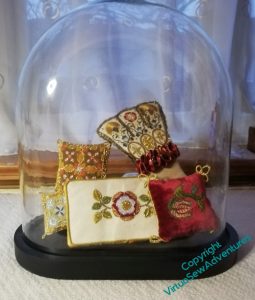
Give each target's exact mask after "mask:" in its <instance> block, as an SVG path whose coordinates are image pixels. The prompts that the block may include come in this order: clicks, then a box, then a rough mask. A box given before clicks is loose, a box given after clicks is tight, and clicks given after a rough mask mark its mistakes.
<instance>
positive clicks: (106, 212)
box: [103, 210, 112, 219]
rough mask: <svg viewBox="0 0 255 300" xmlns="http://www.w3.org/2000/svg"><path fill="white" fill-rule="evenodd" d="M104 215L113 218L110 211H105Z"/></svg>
mask: <svg viewBox="0 0 255 300" xmlns="http://www.w3.org/2000/svg"><path fill="white" fill-rule="evenodd" d="M103 217H104V218H106V219H111V218H112V214H111V213H110V212H109V211H106V210H105V211H104V212H103Z"/></svg>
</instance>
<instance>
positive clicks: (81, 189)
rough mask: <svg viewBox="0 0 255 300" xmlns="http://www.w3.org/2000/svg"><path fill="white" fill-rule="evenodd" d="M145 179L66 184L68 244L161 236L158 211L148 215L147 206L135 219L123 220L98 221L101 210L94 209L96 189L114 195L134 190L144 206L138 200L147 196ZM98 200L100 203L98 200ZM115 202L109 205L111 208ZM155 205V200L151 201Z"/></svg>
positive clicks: (145, 238) (107, 194) (111, 241)
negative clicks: (97, 215)
mask: <svg viewBox="0 0 255 300" xmlns="http://www.w3.org/2000/svg"><path fill="white" fill-rule="evenodd" d="M146 182H147V179H146V178H121V179H103V180H84V181H83V180H81V181H72V182H70V183H69V184H68V185H67V188H66V192H67V193H66V194H67V228H68V230H67V231H68V245H69V246H70V247H75V246H79V245H87V244H95V243H105V242H108V243H113V242H116V241H122V242H123V241H132V240H148V239H150V237H152V236H157V235H158V220H157V217H156V214H155V213H154V214H152V215H151V216H148V217H145V215H144V211H145V209H146V207H141V208H140V211H139V213H137V215H135V217H134V218H133V219H132V220H129V221H124V220H123V219H121V218H120V217H117V216H115V215H114V213H113V212H112V210H111V209H110V210H108V212H110V213H111V215H112V218H109V219H107V218H102V219H101V220H100V221H99V222H97V223H95V221H94V215H95V213H97V212H99V211H100V210H93V209H92V206H93V204H94V203H95V202H97V201H96V200H95V199H94V197H93V192H94V190H95V189H97V190H98V191H100V192H101V194H102V195H103V196H109V197H112V196H114V195H115V194H116V193H118V192H126V191H132V192H133V193H134V194H135V195H137V199H138V201H139V203H140V204H141V205H144V204H145V203H144V202H142V201H140V200H139V196H140V195H143V194H146V195H148V193H149V191H148V188H147V187H145V184H146ZM97 203H98V202H97ZM111 205H112V201H111V202H110V203H109V204H107V206H108V207H111ZM150 206H153V202H152V201H151V202H150Z"/></svg>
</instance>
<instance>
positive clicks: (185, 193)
mask: <svg viewBox="0 0 255 300" xmlns="http://www.w3.org/2000/svg"><path fill="white" fill-rule="evenodd" d="M149 189H150V193H151V196H152V199H153V202H154V206H155V209H156V213H157V216H158V220H159V236H160V238H161V239H163V240H164V241H166V242H167V241H170V240H172V239H174V238H178V237H187V236H190V235H192V234H194V233H196V232H199V231H213V230H215V229H216V228H217V226H218V219H217V217H216V215H215V213H214V211H213V209H212V207H211V204H210V202H209V200H208V199H207V197H206V191H205V186H204V182H203V179H202V177H201V175H199V174H197V173H194V174H192V175H190V176H186V177H183V178H178V179H164V180H150V182H149Z"/></svg>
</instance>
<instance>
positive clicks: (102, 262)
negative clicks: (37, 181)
mask: <svg viewBox="0 0 255 300" xmlns="http://www.w3.org/2000/svg"><path fill="white" fill-rule="evenodd" d="M237 241H238V235H237V232H236V231H235V229H234V228H233V227H232V226H231V225H229V224H227V225H226V228H225V230H224V231H223V233H222V234H221V235H220V236H219V237H218V238H217V240H215V241H214V242H212V243H210V244H204V245H201V246H199V247H189V248H171V247H169V248H168V247H165V246H164V247H161V245H160V244H149V243H148V244H147V245H146V247H142V249H141V247H139V246H138V247H136V245H135V244H133V245H132V251H130V245H129V247H117V246H116V248H114V247H111V248H108V249H107V248H104V247H102V248H98V249H70V250H69V252H66V253H65V254H64V253H59V254H57V253H50V252H47V251H45V250H42V249H40V248H37V247H36V245H35V244H32V243H31V242H30V241H29V240H28V239H27V238H26V237H25V235H24V233H23V231H22V227H21V226H20V227H19V228H18V229H17V230H16V232H15V235H14V243H15V255H16V259H17V261H18V263H19V264H20V265H21V266H22V267H23V268H25V269H26V270H28V271H30V272H32V273H34V274H37V275H40V276H44V277H49V278H56V279H184V278H185V277H186V274H187V273H191V274H192V273H193V272H194V271H196V270H198V269H199V268H200V267H202V266H204V265H206V268H207V267H208V269H207V270H206V268H205V269H204V272H201V271H200V272H201V274H200V275H199V277H198V278H204V277H209V276H214V275H217V274H219V273H222V272H225V271H226V270H228V269H229V268H231V267H232V266H233V265H234V263H235V261H236V258H237V252H236V251H235V252H231V251H227V253H228V255H225V256H226V257H222V256H221V258H222V259H221V260H220V262H218V263H215V264H213V263H211V260H212V258H213V255H215V256H216V255H220V254H221V253H222V252H223V251H224V250H226V249H227V248H228V247H230V246H231V245H233V244H235V243H236V242H237ZM213 244H214V245H213ZM209 247H212V248H211V249H214V250H215V253H214V254H213V255H211V254H209V252H210V251H206V249H208V248H209ZM217 248H218V249H217ZM155 250H156V251H155ZM204 251H205V252H204ZM203 252H204V254H202V253H203ZM198 255H200V256H201V255H203V256H204V257H205V258H204V261H203V262H202V263H199V264H198V265H197V266H192V267H190V268H189V269H188V270H186V271H185V270H183V269H182V267H181V266H182V263H183V262H188V261H189V260H192V259H193V258H194V257H196V256H198ZM206 262H209V263H210V264H211V266H209V265H208V263H207V264H206ZM185 266H187V265H186V264H185ZM185 268H186V267H185ZM200 270H203V269H200Z"/></svg>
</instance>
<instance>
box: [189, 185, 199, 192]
mask: <svg viewBox="0 0 255 300" xmlns="http://www.w3.org/2000/svg"><path fill="white" fill-rule="evenodd" d="M197 189H198V187H197V186H196V185H193V186H192V189H191V193H192V194H196V192H197Z"/></svg>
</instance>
